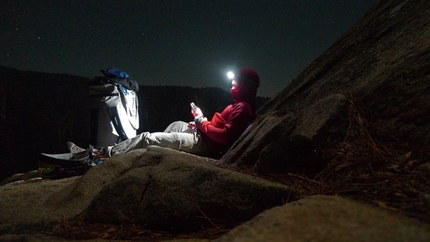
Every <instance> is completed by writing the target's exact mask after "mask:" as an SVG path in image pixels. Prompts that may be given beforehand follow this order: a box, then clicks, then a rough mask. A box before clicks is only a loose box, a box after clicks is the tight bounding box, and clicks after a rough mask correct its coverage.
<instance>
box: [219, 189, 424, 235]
mask: <svg viewBox="0 0 430 242" xmlns="http://www.w3.org/2000/svg"><path fill="white" fill-rule="evenodd" d="M429 238H430V226H429V225H428V224H420V223H418V222H417V221H416V220H413V219H409V218H406V217H404V216H399V215H397V214H394V213H391V212H387V211H383V210H380V209H376V208H374V207H370V206H369V205H366V204H363V203H359V202H357V201H353V200H350V199H345V198H342V197H339V196H324V195H318V196H311V197H307V198H305V199H302V200H299V201H295V202H292V203H289V204H286V205H284V206H279V207H275V208H272V209H269V210H267V211H265V212H263V213H261V214H259V215H258V216H256V217H255V218H253V219H252V220H250V221H248V222H246V223H244V224H242V225H240V226H238V227H236V228H234V229H233V230H232V231H230V232H229V233H228V234H226V235H224V236H222V237H221V238H219V239H216V240H214V241H216V242H224V241H226V242H227V241H322V242H323V241H345V242H346V241H357V242H360V241H362V242H367V241H415V242H418V241H423V242H424V241H428V240H429Z"/></svg>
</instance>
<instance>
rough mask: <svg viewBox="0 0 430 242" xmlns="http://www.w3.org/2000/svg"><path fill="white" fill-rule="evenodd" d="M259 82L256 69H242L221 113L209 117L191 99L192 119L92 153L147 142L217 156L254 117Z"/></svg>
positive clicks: (110, 153) (122, 149)
mask: <svg viewBox="0 0 430 242" xmlns="http://www.w3.org/2000/svg"><path fill="white" fill-rule="evenodd" d="M259 85H260V77H259V75H258V73H257V72H256V71H255V70H253V69H250V68H244V69H241V70H239V72H238V73H237V76H236V78H235V79H233V80H232V87H231V90H230V91H231V94H232V97H233V100H234V104H230V105H228V106H227V107H226V108H225V109H224V111H222V112H221V113H215V114H214V116H213V117H212V119H210V120H208V119H207V118H206V117H205V116H204V114H203V112H202V110H201V109H200V108H198V107H197V106H195V105H194V103H191V106H192V114H193V115H194V121H192V122H189V123H187V122H183V121H176V122H173V123H171V124H170V125H169V126H168V127H167V128H166V130H164V132H155V133H149V132H143V133H141V134H139V135H137V136H135V137H133V138H130V139H128V140H125V141H123V142H121V143H118V144H117V145H114V146H110V147H107V148H106V149H102V150H100V151H95V155H96V157H99V158H107V157H112V156H115V155H119V154H124V153H126V152H128V151H130V150H135V149H139V148H145V147H147V146H148V145H158V146H162V147H168V148H172V149H176V150H180V151H185V152H188V153H192V154H196V155H201V156H208V157H219V156H220V154H222V153H223V152H225V151H226V150H227V149H228V148H229V147H230V146H231V145H232V144H233V143H234V142H235V141H236V140H237V138H239V136H240V135H241V134H242V133H243V132H244V131H245V129H246V128H247V127H248V126H249V125H250V124H251V122H252V121H253V120H254V118H255V98H256V95H257V88H258V87H259ZM72 145H73V144H72Z"/></svg>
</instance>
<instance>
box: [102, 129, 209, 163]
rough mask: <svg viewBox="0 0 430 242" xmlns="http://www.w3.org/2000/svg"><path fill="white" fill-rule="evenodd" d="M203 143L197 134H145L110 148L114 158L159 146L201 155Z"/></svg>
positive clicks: (110, 153)
mask: <svg viewBox="0 0 430 242" xmlns="http://www.w3.org/2000/svg"><path fill="white" fill-rule="evenodd" d="M201 143H202V140H201V138H200V135H199V134H198V133H197V132H193V133H180V132H173V133H165V132H156V133H149V132H144V133H141V134H140V135H138V136H135V137H133V138H131V139H128V140H125V141H123V142H121V143H119V144H117V145H115V146H113V147H109V156H110V157H112V156H115V155H119V154H124V153H127V152H129V151H131V150H135V149H140V148H145V147H147V146H148V145H158V146H161V147H167V148H171V149H175V150H180V151H185V152H188V153H193V154H200V153H201V147H202V144H201Z"/></svg>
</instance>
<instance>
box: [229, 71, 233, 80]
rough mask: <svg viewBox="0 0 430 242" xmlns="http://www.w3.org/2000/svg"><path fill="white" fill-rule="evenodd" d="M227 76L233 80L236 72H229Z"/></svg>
mask: <svg viewBox="0 0 430 242" xmlns="http://www.w3.org/2000/svg"><path fill="white" fill-rule="evenodd" d="M227 78H228V79H229V80H233V79H234V73H233V72H232V71H229V72H227Z"/></svg>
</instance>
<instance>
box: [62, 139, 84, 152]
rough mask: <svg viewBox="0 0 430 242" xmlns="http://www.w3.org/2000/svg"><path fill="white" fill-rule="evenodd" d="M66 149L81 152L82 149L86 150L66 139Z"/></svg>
mask: <svg viewBox="0 0 430 242" xmlns="http://www.w3.org/2000/svg"><path fill="white" fill-rule="evenodd" d="M66 145H67V149H68V150H69V151H70V153H81V152H83V151H86V149H84V148H81V147H79V146H77V145H76V144H75V143H73V142H70V141H68V142H67V144H66Z"/></svg>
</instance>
